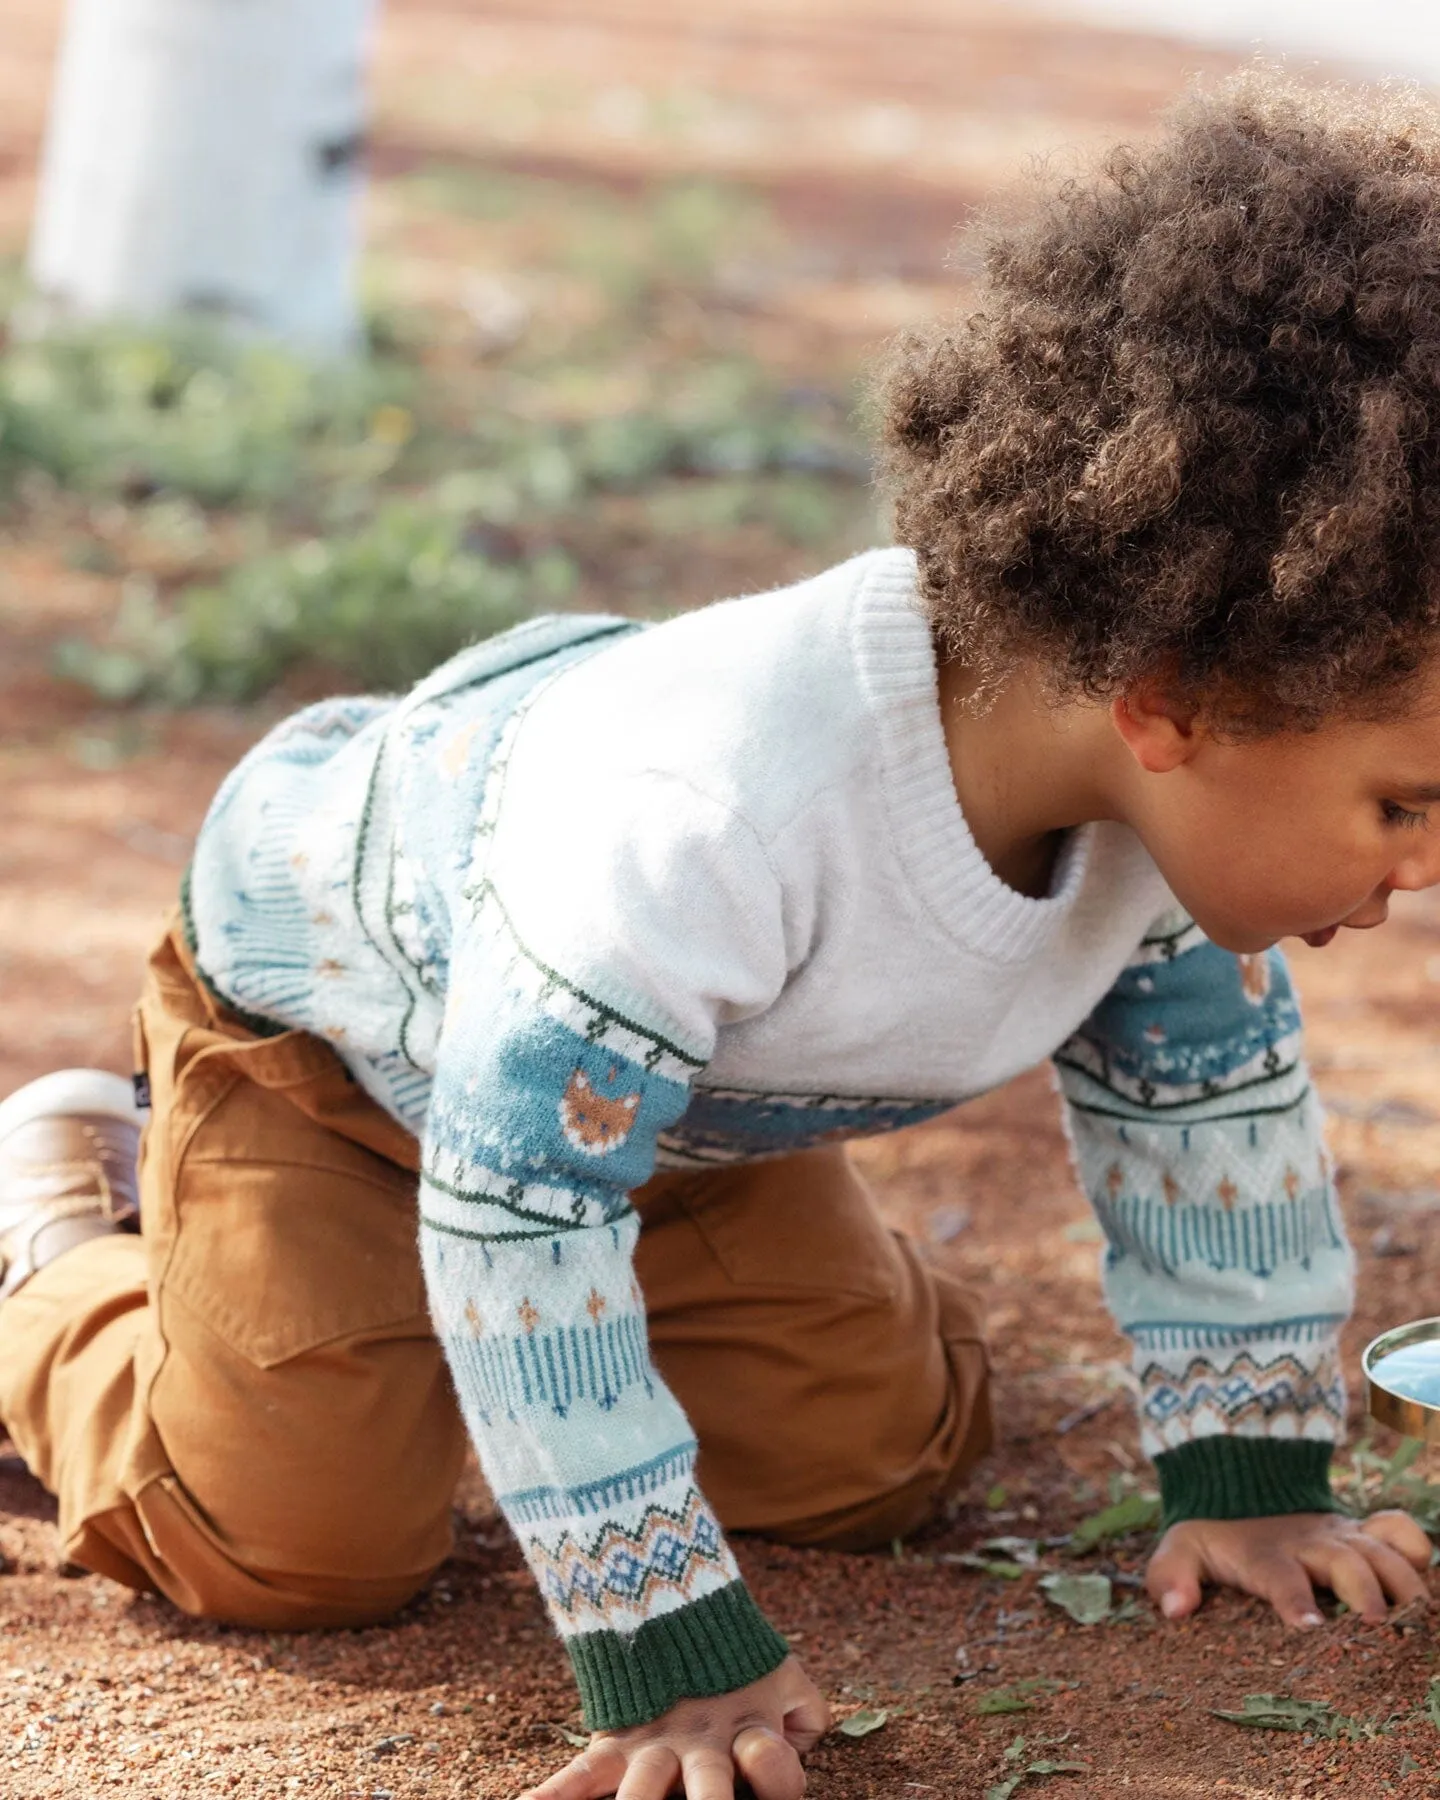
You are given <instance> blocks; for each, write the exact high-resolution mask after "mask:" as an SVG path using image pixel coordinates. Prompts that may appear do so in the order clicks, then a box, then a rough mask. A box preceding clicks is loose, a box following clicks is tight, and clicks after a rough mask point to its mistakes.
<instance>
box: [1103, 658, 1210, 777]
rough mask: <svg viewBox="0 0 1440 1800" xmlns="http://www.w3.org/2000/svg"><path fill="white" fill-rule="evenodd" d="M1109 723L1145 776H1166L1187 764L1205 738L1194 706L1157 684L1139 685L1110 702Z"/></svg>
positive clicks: (1149, 682)
mask: <svg viewBox="0 0 1440 1800" xmlns="http://www.w3.org/2000/svg"><path fill="white" fill-rule="evenodd" d="M1110 723H1111V724H1112V725H1113V726H1114V727H1115V730H1116V732H1117V733H1118V735H1119V737H1120V739H1121V741H1122V742H1123V743H1124V745H1125V747H1126V749H1127V750H1128V751H1129V752H1130V754H1131V755H1132V756H1133V757H1134V758H1135V760H1136V762H1137V763H1139V765H1140V767H1141V768H1142V769H1144V770H1145V772H1146V774H1148V775H1168V774H1169V773H1170V771H1171V770H1172V769H1178V768H1179V767H1180V766H1181V765H1182V764H1183V763H1187V762H1189V761H1190V759H1191V757H1192V756H1194V754H1195V752H1196V751H1197V750H1198V749H1199V748H1200V745H1201V743H1202V742H1203V740H1204V737H1205V735H1206V734H1205V729H1204V726H1203V724H1202V722H1201V719H1200V715H1199V711H1198V709H1197V708H1196V707H1195V705H1194V704H1193V702H1191V701H1189V700H1183V699H1179V698H1177V696H1176V695H1175V693H1174V692H1173V690H1171V689H1169V688H1167V687H1165V686H1164V685H1163V683H1161V682H1158V681H1147V682H1138V683H1136V685H1135V686H1134V687H1129V688H1126V690H1125V692H1124V693H1123V694H1121V695H1120V696H1119V697H1118V698H1117V699H1115V700H1112V701H1111V703H1110Z"/></svg>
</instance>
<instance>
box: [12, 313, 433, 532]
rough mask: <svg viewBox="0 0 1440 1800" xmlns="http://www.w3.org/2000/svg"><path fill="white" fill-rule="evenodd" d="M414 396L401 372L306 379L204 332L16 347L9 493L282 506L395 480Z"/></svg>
mask: <svg viewBox="0 0 1440 1800" xmlns="http://www.w3.org/2000/svg"><path fill="white" fill-rule="evenodd" d="M405 392H406V381H405V379H404V378H403V377H402V376H401V374H400V372H399V371H398V369H397V367H396V366H394V365H384V364H379V363H373V362H370V363H361V362H357V363H347V364H329V365H321V366H311V365H309V364H306V363H304V362H300V361H298V360H296V359H295V358H294V357H291V356H287V355H285V354H283V353H282V352H280V351H279V350H276V349H275V348H273V347H272V346H269V345H266V344H261V343H254V342H250V343H237V342H233V341H228V340H225V339H222V338H219V337H217V336H215V335H213V334H211V333H207V332H199V331H176V332H173V333H169V334H165V335H155V336H137V335H135V334H134V333H131V332H124V331H121V330H119V329H103V330H102V329H95V330H89V331H83V332H73V333H67V334H64V335H58V336H54V337H45V338H41V339H36V340H34V341H21V342H18V343H15V344H12V345H11V346H10V348H9V349H8V350H7V351H6V353H5V355H4V357H3V358H0V480H3V481H6V482H13V481H14V480H15V479H16V477H17V476H19V475H21V474H23V473H24V472H25V471H27V470H28V471H40V472H43V473H44V474H45V475H48V476H49V477H50V478H51V479H52V480H53V481H55V482H56V483H57V484H58V485H59V486H61V487H65V488H72V489H75V490H77V491H79V492H82V493H87V494H100V495H119V496H122V497H126V498H132V499H133V498H141V499H143V498H146V497H148V496H149V495H152V494H156V493H172V494H178V495H186V496H189V497H190V498H192V499H195V500H198V501H200V502H201V503H202V504H204V505H206V506H219V505H232V504H236V503H242V502H243V503H247V504H265V505H275V504H277V503H279V502H281V501H286V500H291V499H293V498H294V496H295V493H296V490H297V487H303V486H305V485H306V484H311V485H313V484H315V483H319V482H323V481H326V480H333V479H335V478H336V477H338V476H342V475H347V476H350V477H351V478H353V477H354V476H355V475H356V474H367V475H370V476H372V477H373V476H374V475H378V474H380V473H383V472H385V471H387V470H388V469H389V468H390V466H391V465H392V464H393V463H394V461H395V457H396V454H397V451H398V449H399V447H400V446H401V445H403V443H404V441H405V438H406V437H407V436H408V435H409V432H408V427H407V426H406V424H405V419H406V418H408V412H406V411H405V409H402V408H401V407H400V406H399V405H398V404H397V402H398V401H399V400H400V399H401V398H403V397H404V395H405ZM402 413H403V414H404V417H402Z"/></svg>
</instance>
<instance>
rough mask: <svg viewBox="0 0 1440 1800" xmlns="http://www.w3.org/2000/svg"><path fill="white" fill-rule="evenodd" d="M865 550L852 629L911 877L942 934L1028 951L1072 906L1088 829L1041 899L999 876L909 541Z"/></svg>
mask: <svg viewBox="0 0 1440 1800" xmlns="http://www.w3.org/2000/svg"><path fill="white" fill-rule="evenodd" d="M865 560H866V568H865V571H864V574H863V577H862V579H861V582H860V586H859V590H858V592H857V594H856V599H855V607H854V611H853V614H852V620H851V630H852V633H853V642H854V648H855V657H856V663H857V666H858V669H859V673H860V680H861V683H862V685H863V687H864V689H865V692H866V695H867V698H868V700H869V703H870V708H871V714H872V717H873V719H874V722H875V729H876V733H877V736H878V739H879V746H880V757H881V778H882V782H883V785H884V790H885V795H886V801H887V807H888V812H889V817H890V824H891V829H892V833H893V836H894V842H895V851H896V854H897V856H898V858H899V860H900V863H901V865H902V867H903V869H904V871H905V875H906V878H907V879H908V881H909V883H910V885H911V887H912V888H913V889H914V891H915V893H916V895H917V896H918V898H919V899H920V901H921V902H922V904H923V905H924V907H925V909H926V911H927V912H928V913H929V914H930V916H931V917H932V918H933V920H934V921H935V923H936V924H937V925H938V926H939V927H940V929H941V930H942V931H943V932H944V933H945V934H946V936H948V937H951V938H953V939H955V940H956V941H957V942H958V943H961V944H963V945H964V946H965V947H966V948H967V949H969V950H972V951H978V952H980V953H981V954H983V955H986V956H990V957H993V958H995V959H996V960H997V961H1002V962H1018V961H1021V960H1023V959H1026V958H1030V957H1034V956H1036V955H1038V954H1040V953H1041V952H1043V950H1044V947H1045V945H1046V943H1047V941H1048V940H1049V939H1050V938H1051V937H1052V936H1053V935H1054V933H1055V932H1056V930H1057V929H1058V928H1059V927H1060V926H1061V925H1062V924H1063V923H1064V921H1065V919H1066V917H1067V916H1068V915H1069V913H1070V912H1071V910H1072V909H1073V907H1074V904H1075V901H1076V898H1077V896H1078V895H1079V893H1080V890H1081V887H1082V886H1083V884H1084V881H1085V875H1086V871H1087V868H1088V866H1089V862H1090V857H1091V853H1092V848H1093V843H1094V829H1093V827H1091V826H1088V825H1086V826H1082V827H1080V828H1079V829H1078V830H1076V831H1072V832H1071V833H1070V835H1069V837H1068V838H1067V840H1066V842H1065V844H1064V846H1063V847H1062V849H1061V852H1060V855H1059V857H1058V859H1057V861H1056V865H1055V873H1054V877H1053V879H1052V883H1051V891H1050V893H1049V894H1048V895H1047V896H1046V897H1045V898H1044V899H1043V900H1032V899H1029V898H1028V897H1027V896H1026V895H1024V894H1018V893H1016V891H1015V890H1014V888H1012V887H1007V886H1006V884H1005V883H1004V882H1003V881H1002V880H1001V879H1000V877H999V876H998V875H997V874H996V873H995V871H994V870H993V869H992V868H991V867H990V865H989V863H987V862H986V860H985V858H984V856H983V855H982V854H981V853H980V850H979V847H978V846H977V844H976V842H975V839H974V838H973V837H972V836H971V833H970V827H969V825H968V824H967V823H966V820H965V815H964V813H963V812H961V810H960V803H959V800H958V799H957V797H956V794H955V782H954V778H953V777H952V775H951V773H950V757H949V752H948V750H947V749H946V744H945V732H944V727H943V725H942V722H941V718H940V690H939V681H938V677H937V671H936V665H935V649H934V644H933V641H932V639H931V635H930V627H929V624H928V622H927V621H926V619H925V616H924V613H923V611H922V609H921V606H920V600H919V595H918V592H917V585H916V572H915V559H914V557H913V556H912V555H911V554H910V552H909V551H907V550H888V551H881V552H877V553H875V554H873V555H871V556H869V557H867V558H866V559H865Z"/></svg>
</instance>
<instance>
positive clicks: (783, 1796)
mask: <svg viewBox="0 0 1440 1800" xmlns="http://www.w3.org/2000/svg"><path fill="white" fill-rule="evenodd" d="M829 1724H830V1708H829V1707H828V1706H827V1705H826V1704H825V1697H824V1695H823V1694H821V1692H820V1690H819V1688H817V1687H816V1686H815V1684H814V1682H812V1681H811V1679H810V1677H809V1676H808V1675H807V1674H806V1673H805V1671H804V1670H803V1669H802V1668H801V1667H800V1665H799V1663H798V1662H796V1660H795V1658H794V1657H793V1656H787V1657H786V1659H785V1661H784V1662H783V1663H781V1665H780V1667H779V1668H778V1669H776V1670H775V1671H774V1673H773V1674H770V1675H767V1676H766V1677H765V1678H764V1680H763V1681H753V1682H751V1684H750V1686H749V1687H743V1688H736V1689H735V1691H734V1692H733V1693H729V1694H719V1695H717V1696H716V1697H715V1698H714V1699H713V1700H682V1701H681V1702H680V1704H679V1705H678V1706H672V1707H671V1708H670V1710H669V1712H667V1713H662V1714H661V1715H660V1717H659V1718H658V1719H652V1720H651V1721H650V1723H649V1724H648V1725H636V1726H635V1727H634V1728H633V1729H632V1730H630V1731H597V1732H596V1734H595V1736H594V1737H593V1738H592V1739H591V1740H590V1747H589V1749H588V1750H585V1751H583V1752H582V1753H581V1754H580V1755H579V1756H577V1757H576V1758H575V1760H574V1761H573V1762H572V1763H570V1764H569V1766H568V1767H566V1768H564V1769H562V1770H561V1771H560V1773H559V1774H558V1775H552V1776H551V1777H550V1779H549V1780H548V1781H542V1782H541V1784H540V1786H539V1787H538V1788H535V1789H533V1790H532V1791H531V1792H530V1793H528V1794H526V1795H524V1796H522V1800H600V1797H601V1796H602V1795H605V1794H618V1795H619V1796H620V1800H663V1797H664V1796H665V1795H666V1794H684V1795H685V1796H686V1800H734V1793H735V1781H736V1777H737V1775H738V1776H741V1777H743V1778H744V1780H746V1781H748V1782H749V1784H750V1786H751V1788H752V1789H753V1790H754V1792H755V1794H756V1796H757V1800H800V1796H801V1795H802V1794H803V1793H804V1792H805V1771H804V1770H803V1769H802V1768H801V1767H800V1757H799V1754H798V1753H799V1752H801V1751H804V1750H808V1749H809V1748H810V1746H811V1745H812V1744H813V1743H814V1742H815V1741H816V1739H817V1738H819V1737H820V1736H821V1735H822V1734H823V1733H824V1732H825V1731H826V1730H827V1729H828V1727H829Z"/></svg>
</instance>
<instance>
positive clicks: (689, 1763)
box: [647, 1745, 735, 1800]
mask: <svg viewBox="0 0 1440 1800" xmlns="http://www.w3.org/2000/svg"><path fill="white" fill-rule="evenodd" d="M681 1772H682V1775H683V1778H684V1787H683V1792H684V1795H685V1800H735V1763H734V1761H733V1760H732V1758H731V1757H730V1756H729V1755H727V1754H726V1753H725V1752H724V1751H723V1750H717V1749H715V1748H714V1747H713V1746H710V1745H707V1746H706V1747H705V1748H704V1749H701V1750H691V1751H690V1752H689V1753H688V1754H687V1755H686V1756H684V1757H682V1758H681ZM647 1800H648V1791H647Z"/></svg>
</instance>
